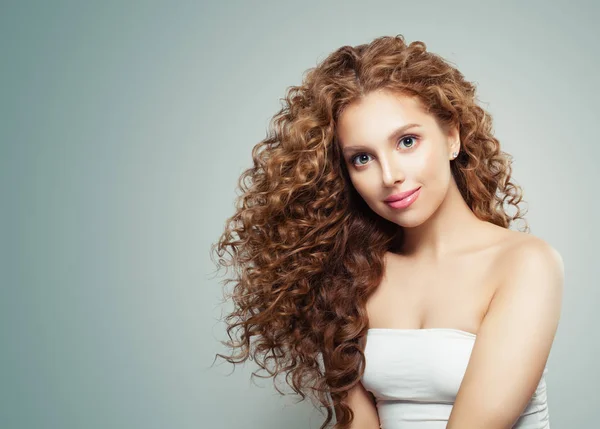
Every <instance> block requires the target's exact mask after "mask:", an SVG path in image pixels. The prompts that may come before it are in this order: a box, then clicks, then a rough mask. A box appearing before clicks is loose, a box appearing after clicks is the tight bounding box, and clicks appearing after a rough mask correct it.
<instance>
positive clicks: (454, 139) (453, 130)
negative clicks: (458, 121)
mask: <svg viewBox="0 0 600 429" xmlns="http://www.w3.org/2000/svg"><path fill="white" fill-rule="evenodd" d="M452 152H460V131H459V126H458V125H453V126H451V127H450V128H449V131H448V153H452Z"/></svg>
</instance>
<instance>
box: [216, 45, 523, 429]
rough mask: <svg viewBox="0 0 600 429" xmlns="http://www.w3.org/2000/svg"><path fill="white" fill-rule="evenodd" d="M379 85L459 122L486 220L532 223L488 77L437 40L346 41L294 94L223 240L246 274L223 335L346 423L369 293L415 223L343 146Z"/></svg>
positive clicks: (246, 182) (462, 158)
mask: <svg viewBox="0 0 600 429" xmlns="http://www.w3.org/2000/svg"><path fill="white" fill-rule="evenodd" d="M379 89H386V90H389V91H394V92H395V93H398V94H403V95H408V96H411V97H416V98H417V99H418V100H419V101H420V102H421V104H422V106H424V109H425V110H426V112H427V113H429V114H431V115H433V116H434V117H435V119H436V120H437V122H438V124H440V126H441V127H443V128H444V129H448V127H450V126H454V125H458V126H459V130H460V141H461V143H462V150H461V151H460V154H459V156H458V157H457V158H456V159H455V160H454V161H453V162H452V163H451V169H452V174H453V176H454V179H455V181H456V183H457V184H458V187H459V189H460V192H461V194H462V196H463V198H464V200H465V201H466V202H467V204H468V206H469V207H470V208H471V210H472V211H473V213H474V214H475V215H476V216H477V217H478V218H480V219H482V220H486V221H489V222H491V223H494V224H496V225H500V226H502V227H505V228H508V227H509V226H510V224H511V222H513V221H515V220H517V219H523V216H522V212H521V209H520V208H519V206H518V205H519V203H520V202H521V200H522V192H521V189H520V187H518V186H515V185H514V184H513V183H512V182H511V163H512V157H511V156H510V155H508V154H506V153H504V152H502V151H501V150H500V144H499V141H498V140H497V139H496V138H495V137H494V136H493V134H492V117H491V116H490V114H489V113H486V112H485V110H484V109H482V108H481V107H480V106H479V105H478V104H477V101H476V99H475V85H474V84H473V83H471V82H468V81H466V80H465V78H464V76H463V75H462V74H461V73H460V72H459V71H458V70H457V69H456V68H454V67H453V66H452V65H451V64H449V63H448V62H447V61H445V60H444V59H443V58H442V57H440V56H438V55H436V54H434V53H431V52H428V51H427V50H426V45H425V43H423V42H421V41H415V42H412V43H410V44H409V45H407V44H406V43H405V40H404V37H403V36H402V35H398V36H393V37H392V36H385V37H380V38H377V39H374V40H373V41H372V42H371V43H368V44H362V45H358V46H354V47H352V46H343V47H341V48H339V49H337V50H336V51H335V52H333V53H332V54H330V55H329V56H328V57H327V58H325V59H324V60H323V61H322V62H321V63H320V64H318V65H317V66H316V67H314V68H311V69H309V70H308V71H307V72H306V73H305V75H304V78H303V82H302V84H301V85H300V86H292V87H290V88H288V91H287V94H286V96H285V99H284V101H285V103H284V106H283V107H282V108H281V110H280V111H279V112H278V113H276V114H275V116H274V117H273V118H272V121H271V123H270V129H269V131H268V133H267V136H266V138H265V139H264V140H262V141H261V142H259V143H258V144H256V146H254V148H253V150H252V158H253V163H254V165H253V167H251V168H249V169H247V170H245V171H244V172H243V173H242V175H241V177H240V179H239V183H238V186H239V189H240V190H241V195H239V196H238V199H237V205H236V212H235V214H234V215H233V216H231V217H230V218H229V219H228V220H227V223H226V228H225V231H224V232H223V233H222V235H221V237H220V238H219V241H218V242H217V243H215V244H213V246H212V251H213V252H215V253H216V254H217V255H218V258H219V260H218V266H223V267H228V266H233V267H234V268H235V270H236V271H235V272H236V275H235V276H234V277H233V278H231V279H227V280H225V281H224V282H223V283H224V285H227V284H229V283H231V282H233V283H234V287H233V290H232V291H231V292H229V293H228V292H225V295H224V296H225V300H226V301H229V302H232V303H233V304H234V309H233V311H232V312H231V313H230V314H228V315H227V317H226V319H225V321H226V323H227V335H228V337H229V341H224V342H222V343H223V344H225V345H227V346H228V347H230V348H231V349H233V350H238V352H237V353H235V352H234V353H233V354H232V355H227V356H226V355H223V354H217V355H216V356H218V357H221V358H224V359H226V360H227V361H228V362H230V363H232V364H235V363H241V362H244V361H245V360H247V359H251V360H254V361H255V362H256V363H257V364H258V365H259V367H260V369H262V370H264V371H266V372H267V374H268V375H267V377H273V379H274V380H273V382H274V383H275V378H276V377H277V376H279V375H285V381H286V382H287V384H288V385H289V386H290V387H291V388H292V389H293V391H294V392H295V393H297V394H299V395H300V396H301V397H302V399H301V400H304V399H305V398H306V396H309V397H310V398H311V399H314V400H316V401H317V402H314V403H315V404H317V405H320V406H322V407H324V408H325V410H326V414H325V421H324V422H323V425H322V426H321V429H323V428H325V427H327V425H328V424H329V423H330V422H331V421H332V420H333V417H334V413H335V416H336V420H337V423H336V425H335V426H334V428H340V429H341V428H348V427H349V426H350V423H351V422H352V420H353V417H354V415H353V412H352V409H351V408H350V407H349V406H348V404H347V395H348V391H349V390H350V389H351V388H352V387H354V386H355V385H356V384H357V383H359V382H360V379H361V376H362V374H363V370H364V366H365V357H364V353H363V351H364V342H363V340H364V338H365V334H366V331H367V327H368V318H367V313H366V310H365V305H366V301H367V299H368V298H369V296H370V295H371V294H372V293H373V292H374V291H375V289H376V288H377V286H378V284H379V283H380V281H381V279H382V275H383V269H384V254H385V252H387V251H392V250H393V249H394V246H395V244H398V243H399V242H400V241H401V239H402V228H400V227H398V226H397V225H395V224H393V223H391V222H389V221H387V220H385V219H383V218H381V217H380V216H378V215H376V214H375V213H374V212H372V211H371V209H370V208H369V207H368V206H367V205H366V203H365V202H364V201H363V200H362V198H361V197H360V196H359V195H358V193H357V192H356V190H355V189H354V188H353V185H352V183H351V182H350V179H349V176H348V171H347V170H346V166H345V165H344V162H342V157H341V154H340V149H339V145H338V143H337V140H336V132H335V131H336V121H337V119H338V117H339V115H340V112H341V111H342V110H343V109H344V108H345V107H346V106H348V105H350V104H351V103H355V102H358V101H359V100H360V99H361V97H363V96H364V95H365V94H368V93H370V92H371V91H375V90H379ZM505 203H506V204H507V205H512V206H514V207H516V213H515V214H514V215H512V216H511V215H509V214H508V213H507V212H506V210H505V207H504V205H505ZM528 229H529V227H528V226H527V224H526V222H525V230H526V231H527V230H528ZM226 254H227V255H228V256H229V257H228V258H227V259H225V258H224V257H225V255H226ZM232 334H234V335H233V336H232ZM235 334H239V336H238V338H237V340H236V339H234V336H235ZM260 369H259V370H260ZM252 376H259V374H258V372H257V371H255V372H253V373H252ZM260 377H264V376H262V375H260ZM275 388H276V390H277V391H278V392H279V393H282V394H283V392H281V391H280V390H279V389H278V388H277V386H276V385H275Z"/></svg>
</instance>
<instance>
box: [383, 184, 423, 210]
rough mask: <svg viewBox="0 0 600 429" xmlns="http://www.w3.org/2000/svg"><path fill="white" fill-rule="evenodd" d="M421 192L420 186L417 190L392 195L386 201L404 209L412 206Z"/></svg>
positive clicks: (394, 206)
mask: <svg viewBox="0 0 600 429" xmlns="http://www.w3.org/2000/svg"><path fill="white" fill-rule="evenodd" d="M420 193H421V188H420V187H419V188H417V189H416V190H412V191H408V192H404V193H403V194H396V195H392V196H391V197H388V198H387V199H386V200H385V203H386V204H387V205H389V206H390V207H393V208H395V209H403V208H406V207H408V206H410V205H411V204H412V203H413V202H414V201H415V200H416V199H417V198H418V196H419V194H420Z"/></svg>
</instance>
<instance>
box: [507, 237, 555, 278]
mask: <svg viewBox="0 0 600 429" xmlns="http://www.w3.org/2000/svg"><path fill="white" fill-rule="evenodd" d="M498 262H499V265H502V266H503V267H504V268H505V269H506V268H509V269H508V270H507V271H506V272H509V273H513V274H514V275H519V272H523V273H526V272H531V271H534V270H539V269H544V270H548V273H549V274H551V275H555V276H557V277H562V276H563V275H564V262H563V258H562V255H561V254H560V252H559V251H558V250H557V249H556V248H555V247H554V246H552V245H551V244H550V243H549V242H548V241H546V240H544V239H542V238H540V237H537V236H535V235H532V234H530V233H524V232H520V231H510V232H509V233H508V234H507V236H506V242H505V245H504V246H503V249H502V251H501V252H500V255H499V261H498Z"/></svg>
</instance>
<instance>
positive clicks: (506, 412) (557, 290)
mask: <svg viewBox="0 0 600 429" xmlns="http://www.w3.org/2000/svg"><path fill="white" fill-rule="evenodd" d="M505 262H506V265H504V267H503V268H504V272H505V273H506V278H505V279H504V280H505V281H504V282H503V284H501V285H500V286H499V287H498V289H497V290H496V294H495V295H494V297H493V298H492V300H491V302H490V306H489V308H488V312H487V313H486V316H485V317H484V320H483V321H482V323H481V326H480V328H479V331H478V333H477V339H476V341H475V344H474V346H473V351H472V354H471V358H470V360H469V363H468V366H467V369H466V372H465V376H464V378H463V381H462V383H461V386H460V388H459V391H458V393H457V396H456V400H455V402H454V406H453V409H452V412H451V413H450V418H449V420H448V424H447V426H446V428H447V429H481V428H486V429H508V428H511V427H512V425H514V423H515V422H516V421H517V420H518V418H519V416H520V415H521V413H522V412H523V410H524V409H525V407H526V406H527V403H528V402H529V401H530V399H531V397H532V395H533V393H534V392H535V389H536V387H537V385H538V383H539V381H540V379H541V376H542V373H543V370H544V367H545V365H546V362H547V359H548V356H549V353H550V349H551V346H552V343H553V341H554V336H555V334H556V330H557V327H558V321H559V318H560V311H561V301H562V291H563V279H564V265H563V261H562V258H561V256H560V254H559V253H558V252H557V251H556V250H555V249H554V248H552V247H551V246H550V245H549V244H547V243H546V242H545V241H543V240H541V239H538V238H535V239H533V240H531V241H528V242H527V243H526V244H524V245H520V246H519V247H518V248H517V249H514V250H513V251H512V252H510V255H509V256H508V257H506V258H505Z"/></svg>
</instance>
